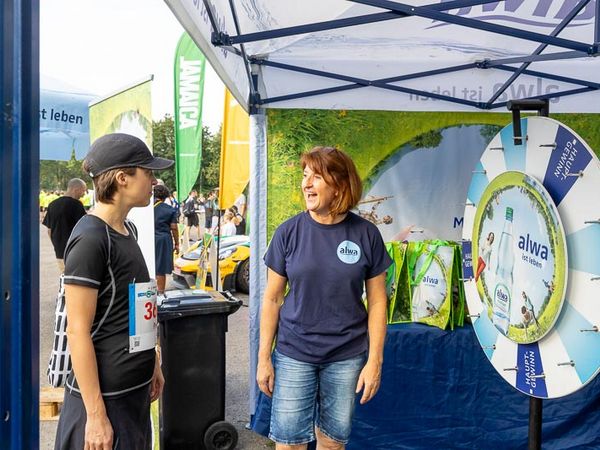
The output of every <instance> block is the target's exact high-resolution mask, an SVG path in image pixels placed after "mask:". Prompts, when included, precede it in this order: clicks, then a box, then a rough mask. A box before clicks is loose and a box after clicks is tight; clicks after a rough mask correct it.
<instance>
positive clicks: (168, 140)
mask: <svg viewBox="0 0 600 450" xmlns="http://www.w3.org/2000/svg"><path fill="white" fill-rule="evenodd" d="M152 152H153V153H154V155H155V156H160V157H161V158H167V159H175V122H174V121H173V118H172V117H171V116H169V115H168V114H166V115H165V117H163V118H162V119H161V120H159V121H158V122H152ZM157 176H158V177H159V178H160V179H161V180H163V181H164V183H165V185H166V186H167V187H168V188H169V189H170V190H175V189H176V186H177V179H176V177H175V166H171V167H170V168H168V169H166V170H162V171H160V173H157Z"/></svg>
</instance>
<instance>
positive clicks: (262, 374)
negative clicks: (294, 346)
mask: <svg viewBox="0 0 600 450" xmlns="http://www.w3.org/2000/svg"><path fill="white" fill-rule="evenodd" d="M256 382H257V383H258V388H259V389H260V390H261V391H262V392H264V394H265V395H267V396H268V397H271V396H272V395H273V387H274V385H275V370H274V369H273V363H272V362H271V360H270V359H267V360H265V361H262V362H261V361H259V362H258V367H257V369H256Z"/></svg>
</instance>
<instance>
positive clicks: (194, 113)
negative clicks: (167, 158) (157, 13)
mask: <svg viewBox="0 0 600 450" xmlns="http://www.w3.org/2000/svg"><path fill="white" fill-rule="evenodd" d="M205 61H206V60H205V58H204V55H203V54H202V53H201V52H200V50H199V49H198V47H197V46H196V44H195V43H194V41H192V39H191V38H190V36H189V35H188V34H187V33H184V34H183V36H181V39H179V44H177V51H176V53H175V170H176V173H177V199H178V200H179V201H183V200H184V199H185V198H186V197H187V195H188V193H189V192H190V191H191V190H192V187H193V186H194V183H195V182H196V179H197V178H198V174H199V173H200V163H201V161H202V95H203V93H204V66H205Z"/></svg>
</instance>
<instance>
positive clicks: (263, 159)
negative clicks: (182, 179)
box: [248, 99, 267, 416]
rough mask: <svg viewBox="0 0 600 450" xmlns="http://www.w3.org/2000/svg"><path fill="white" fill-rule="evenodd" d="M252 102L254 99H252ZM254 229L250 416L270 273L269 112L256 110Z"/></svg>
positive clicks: (252, 187)
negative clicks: (265, 257)
mask: <svg viewBox="0 0 600 450" xmlns="http://www.w3.org/2000/svg"><path fill="white" fill-rule="evenodd" d="M250 102H252V99H250ZM248 199H249V202H248V217H249V219H250V220H249V226H250V233H249V235H250V243H251V244H250V245H251V249H252V250H251V252H250V296H249V303H250V304H249V318H248V322H249V341H250V373H249V380H248V386H249V391H250V392H249V393H250V396H249V408H250V416H253V415H254V413H255V411H256V401H257V399H258V393H259V390H258V386H257V384H256V366H257V363H258V342H259V327H260V305H261V300H262V296H263V292H264V290H265V287H266V285H267V272H266V269H265V267H264V265H263V264H262V255H264V254H265V252H266V250H267V116H266V115H265V110H264V109H260V108H254V109H253V111H252V112H251V114H250V189H249V193H248Z"/></svg>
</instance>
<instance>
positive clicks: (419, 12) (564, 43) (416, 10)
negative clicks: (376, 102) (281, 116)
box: [203, 0, 600, 113]
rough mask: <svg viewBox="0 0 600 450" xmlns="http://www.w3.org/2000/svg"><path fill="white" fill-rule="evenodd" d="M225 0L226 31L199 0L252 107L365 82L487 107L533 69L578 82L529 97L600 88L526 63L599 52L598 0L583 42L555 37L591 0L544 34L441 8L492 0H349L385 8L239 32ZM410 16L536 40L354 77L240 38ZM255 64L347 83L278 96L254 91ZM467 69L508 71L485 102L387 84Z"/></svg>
mask: <svg viewBox="0 0 600 450" xmlns="http://www.w3.org/2000/svg"><path fill="white" fill-rule="evenodd" d="M228 1H229V6H230V13H231V16H232V18H233V21H234V23H235V28H236V30H235V31H236V34H235V35H230V34H228V33H227V32H225V31H222V30H220V29H219V28H218V25H217V20H216V14H215V12H214V10H213V7H212V5H211V3H210V2H209V0H203V3H204V7H205V8H206V11H207V13H208V16H209V20H210V23H211V26H212V39H211V41H212V45H213V46H215V47H220V48H223V49H225V50H227V51H230V52H231V53H232V54H234V55H237V56H238V57H240V58H242V59H243V61H244V65H245V69H246V73H247V76H248V80H249V83H248V84H249V88H250V95H249V99H248V105H249V110H250V113H256V112H257V109H258V108H261V107H269V106H270V105H273V104H274V103H277V102H281V101H286V100H293V99H299V98H305V97H311V96H316V95H323V94H329V93H332V92H340V91H347V90H350V89H359V88H363V87H377V88H380V89H388V90H391V91H397V92H404V93H407V94H413V95H418V96H423V97H428V98H434V99H438V100H444V101H447V102H453V103H458V104H462V105H466V106H470V107H473V108H476V109H481V110H491V109H498V108H504V107H506V105H507V103H508V102H497V99H498V97H500V96H501V95H502V94H503V93H504V92H505V91H506V90H507V89H508V88H509V87H510V85H511V84H512V83H514V81H515V80H516V79H517V78H518V77H519V76H520V75H533V76H537V77H540V78H542V79H547V80H555V81H562V82H566V83H570V84H574V85H578V86H581V87H578V88H575V89H569V90H563V91H560V92H553V93H548V94H543V95H538V96H532V97H527V99H536V100H545V99H552V98H557V97H564V96H568V95H575V94H581V93H583V92H588V91H595V90H598V89H600V83H596V82H594V81H589V80H583V79H577V78H571V77H565V76H561V75H554V74H551V73H545V72H539V71H531V70H528V67H529V65H530V64H531V63H533V62H536V61H551V60H567V59H572V58H581V57H596V56H598V55H599V54H600V2H596V3H595V15H594V17H595V24H594V25H595V26H594V41H593V42H591V43H586V42H579V41H573V40H570V39H563V38H560V37H558V35H559V34H560V33H561V32H562V31H563V30H564V29H565V28H566V27H567V26H568V25H569V24H570V23H571V22H572V21H573V19H575V17H576V16H577V15H578V14H579V13H580V12H581V11H582V10H583V8H585V7H586V6H587V5H588V3H590V0H580V1H579V2H578V3H577V4H575V6H574V7H573V9H572V10H571V11H570V12H569V13H568V14H567V15H566V17H565V18H564V19H563V20H562V21H561V23H560V24H558V26H556V27H555V28H554V30H552V32H551V33H549V34H547V35H545V34H541V33H535V32H531V31H526V30H521V29H518V28H514V27H508V26H503V25H497V24H493V23H489V22H485V21H483V20H477V19H470V18H466V17H460V16H456V15H451V14H448V13H447V12H444V11H448V10H452V9H457V8H465V7H471V6H478V5H485V4H488V3H497V1H496V0H450V1H446V2H442V3H432V4H429V5H426V6H421V7H414V6H411V5H408V4H405V3H398V2H393V1H389V0H348V1H350V2H354V3H360V4H363V5H368V6H374V7H378V8H381V9H383V10H385V11H384V12H381V13H374V14H367V15H363V16H357V17H351V18H346V19H338V20H330V21H325V22H317V23H312V24H305V25H299V26H293V27H287V28H281V29H275V30H269V31H262V32H255V33H247V34H242V33H241V30H240V27H239V19H238V15H237V12H236V8H235V5H234V2H233V0H228ZM412 16H416V17H425V18H429V19H433V20H436V21H439V22H443V23H447V24H455V25H461V26H464V27H467V28H472V29H477V30H482V31H486V32H489V33H496V34H500V35H503V36H510V37H514V38H518V39H523V40H527V41H532V42H538V43H539V44H540V45H539V46H538V47H537V48H536V49H535V50H534V51H533V52H532V53H531V54H530V55H528V56H523V57H515V58H502V59H482V60H480V61H477V62H474V63H471V64H462V65H457V66H450V67H442V68H439V69H436V70H428V71H423V72H416V73H412V74H408V75H401V76H397V77H391V78H382V79H374V80H368V79H362V78H356V77H352V76H347V75H344V74H338V73H332V72H325V71H320V70H314V69H310V68H306V67H299V66H293V65H289V64H282V63H277V62H273V61H269V60H268V57H264V56H259V55H257V56H253V55H248V54H247V52H246V50H245V46H244V44H247V43H249V42H256V41H262V40H268V39H278V38H283V37H289V36H294V35H300V34H306V33H314V32H319V31H326V30H333V29H337V28H345V27H353V26H357V25H364V24H367V23H375V22H381V21H386V20H398V19H402V18H406V17H412ZM235 45H238V46H239V49H238V48H236V47H235ZM550 45H551V46H555V47H559V48H562V49H565V50H564V51H560V52H554V53H549V54H542V53H543V52H544V50H545V49H546V48H547V47H548V46H550ZM517 63H520V64H521V66H520V67H518V68H515V67H512V66H509V65H508V64H517ZM253 65H256V66H261V65H262V66H268V67H274V68H277V69H281V70H288V71H292V72H299V73H304V74H309V75H314V76H318V77H325V78H330V79H334V80H340V81H346V82H348V83H349V84H345V85H342V86H336V87H332V88H327V89H319V90H313V91H305V92H297V93H293V94H289V95H285V96H279V97H271V98H261V97H260V94H259V92H258V82H259V79H258V76H254V77H252V75H251V74H252V73H255V72H256V71H254V72H253V70H252V66H253ZM470 69H480V70H499V71H506V72H509V73H511V75H510V76H509V77H508V78H507V79H506V81H505V82H504V84H503V85H502V87H501V88H500V89H499V90H498V91H497V92H496V93H495V94H493V95H492V96H491V97H490V98H489V99H488V100H487V101H485V102H474V101H470V100H466V99H461V98H457V97H452V96H448V95H442V94H436V93H432V92H428V91H422V90H417V89H411V88H408V87H402V86H397V85H393V84H391V83H396V82H400V81H406V80H411V79H416V78H425V77H430V76H433V75H440V74H445V73H451V72H460V71H465V70H470Z"/></svg>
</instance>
